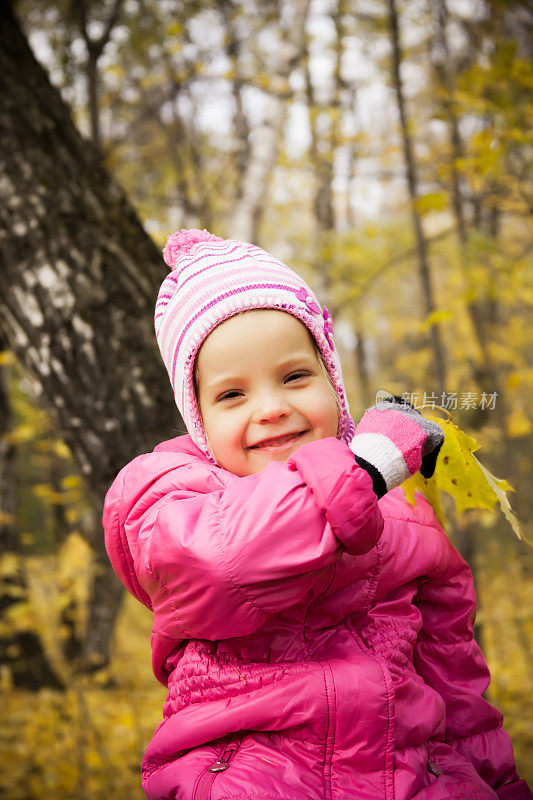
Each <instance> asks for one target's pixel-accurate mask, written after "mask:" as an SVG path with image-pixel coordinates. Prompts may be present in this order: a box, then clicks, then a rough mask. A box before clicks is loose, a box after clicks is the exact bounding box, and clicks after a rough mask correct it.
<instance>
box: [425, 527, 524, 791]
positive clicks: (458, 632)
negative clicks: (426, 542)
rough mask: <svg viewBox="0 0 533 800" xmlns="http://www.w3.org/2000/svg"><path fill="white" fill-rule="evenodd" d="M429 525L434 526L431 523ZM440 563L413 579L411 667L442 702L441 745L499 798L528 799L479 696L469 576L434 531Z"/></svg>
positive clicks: (498, 727)
mask: <svg viewBox="0 0 533 800" xmlns="http://www.w3.org/2000/svg"><path fill="white" fill-rule="evenodd" d="M435 526H436V527H438V528H439V531H440V526H439V525H438V523H437V521H436V520H435ZM440 533H441V539H440V548H441V559H440V564H439V566H438V567H436V568H435V569H434V572H433V574H432V575H431V576H429V577H427V578H422V579H420V581H419V594H418V599H417V604H418V606H419V608H420V611H421V613H422V620H423V627H422V630H421V632H420V637H419V641H418V644H417V648H416V652H415V665H416V669H417V671H418V673H419V674H420V675H421V676H422V677H423V678H424V680H425V681H426V683H428V684H429V685H430V686H432V687H433V688H434V689H435V690H436V691H437V692H438V693H439V694H440V695H441V697H442V698H443V699H444V701H445V704H446V741H447V742H448V744H450V745H451V746H452V747H454V748H456V749H457V751H458V752H460V753H461V754H462V755H463V756H464V757H465V758H467V759H468V760H469V761H470V762H471V763H472V764H473V765H474V767H475V769H476V770H477V772H478V773H479V775H480V776H481V777H482V778H483V780H484V781H485V782H486V783H488V784H489V786H491V787H492V788H493V789H494V790H495V791H496V793H497V794H498V797H499V798H500V800H511V798H512V800H531V798H532V795H531V792H530V791H529V788H528V786H527V784H526V783H525V781H520V780H519V778H518V775H517V772H516V768H515V763H514V756H513V748H512V745H511V741H510V739H509V736H508V735H507V733H506V732H505V730H504V729H503V727H502V724H503V717H502V714H501V713H500V712H499V711H498V710H497V709H496V708H494V707H493V706H492V705H490V704H489V703H488V702H487V701H486V700H485V699H484V698H483V697H482V694H483V692H484V691H485V690H486V689H487V687H488V685H489V681H490V673H489V670H488V667H487V665H486V663H485V659H484V657H483V654H482V652H481V650H480V648H479V646H478V644H477V643H476V641H475V639H474V636H473V623H474V619H475V614H476V600H475V593H474V583H473V579H472V573H471V572H470V569H469V567H468V565H467V564H466V562H465V561H464V560H463V559H462V558H461V556H460V555H459V553H458V552H457V551H456V550H455V548H453V547H452V545H451V544H450V543H449V541H448V539H447V537H446V536H445V534H444V533H443V532H442V531H440Z"/></svg>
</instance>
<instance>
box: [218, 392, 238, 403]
mask: <svg viewBox="0 0 533 800" xmlns="http://www.w3.org/2000/svg"><path fill="white" fill-rule="evenodd" d="M241 394H242V393H241V392H238V391H236V390H232V391H231V392H224V394H221V395H220V397H217V403H222V402H223V401H224V400H233V399H234V398H235V397H240V396H241Z"/></svg>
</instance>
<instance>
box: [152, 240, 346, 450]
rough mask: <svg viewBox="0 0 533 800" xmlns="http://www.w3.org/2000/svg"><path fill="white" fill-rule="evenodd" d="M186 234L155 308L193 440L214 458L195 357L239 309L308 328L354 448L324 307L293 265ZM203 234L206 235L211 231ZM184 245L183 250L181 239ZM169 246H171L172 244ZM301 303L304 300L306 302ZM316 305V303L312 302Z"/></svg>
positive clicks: (246, 247)
mask: <svg viewBox="0 0 533 800" xmlns="http://www.w3.org/2000/svg"><path fill="white" fill-rule="evenodd" d="M189 233H192V234H193V235H194V236H197V235H198V233H199V232H198V231H194V232H188V231H181V232H180V233H179V234H175V235H174V236H175V237H176V238H174V237H169V241H170V243H171V246H172V250H171V252H172V259H171V260H169V262H168V263H171V264H172V271H171V272H170V273H169V275H167V277H166V278H165V279H164V281H163V283H162V284H161V289H160V291H159V295H158V298H157V302H156V306H155V317H154V322H155V330H156V337H157V342H158V344H159V348H160V350H161V355H162V358H163V361H164V363H165V366H166V368H167V371H168V374H169V378H170V382H171V385H172V388H173V391H174V398H175V400H176V405H177V406H178V409H179V411H180V413H181V415H182V417H183V421H184V422H185V425H186V427H187V430H188V431H189V433H190V435H191V437H192V439H193V440H194V441H195V443H196V444H197V445H198V447H200V449H201V450H203V452H204V453H205V454H206V455H207V456H208V458H211V460H214V459H213V456H212V454H211V453H210V451H209V446H208V443H207V439H206V437H205V433H204V431H203V428H202V422H201V418H200V413H199V411H198V404H197V402H196V397H195V393H194V381H193V375H194V360H195V358H196V354H197V352H198V350H199V348H200V346H201V344H202V342H203V341H204V339H205V338H206V337H207V336H209V334H210V333H211V331H212V330H213V328H215V327H216V326H217V325H219V324H220V323H221V322H222V321H223V320H225V319H228V318H229V317H232V316H234V315H235V314H238V313H239V312H242V311H247V310H252V309H258V308H276V309H280V310H283V311H286V312H288V313H289V314H293V315H294V316H295V317H297V318H298V319H300V320H301V321H302V322H303V323H304V325H306V326H307V328H308V329H309V330H310V332H311V334H312V335H313V336H314V338H315V341H316V343H317V345H318V347H319V349H320V351H321V353H322V355H323V358H324V361H325V363H326V366H327V368H328V371H329V373H330V375H331V379H332V382H333V385H334V386H335V389H336V391H337V394H338V397H339V404H340V409H341V413H340V418H339V429H338V432H337V436H338V438H340V439H342V440H343V441H345V442H347V443H349V442H350V441H351V439H352V437H353V433H354V424H353V421H352V419H351V417H350V413H349V409H348V404H347V401H346V395H345V391H344V384H343V380H342V372H341V365H340V361H339V357H338V354H337V351H336V349H335V346H334V344H333V339H332V337H331V332H330V331H329V330H325V320H324V316H323V314H322V312H321V313H317V312H316V311H315V310H314V308H316V307H318V308H320V304H319V303H318V300H317V299H316V297H315V295H314V294H313V292H312V290H311V289H310V288H309V286H307V284H306V283H304V281H302V279H301V278H300V277H299V276H298V275H296V273H295V272H293V271H292V270H291V269H289V267H287V266H286V265H285V264H283V263H282V262H281V261H279V260H278V259H277V258H275V257H274V256H271V255H269V254H268V253H266V252H265V251H264V250H261V249H260V248H259V247H256V246H255V245H251V244H246V243H243V242H237V241H235V240H233V239H227V240H223V239H204V240H202V241H196V242H195V243H192V244H191V242H190V240H188V235H189ZM202 235H204V236H205V235H207V236H209V234H208V233H207V231H205V232H203V233H202ZM182 240H183V241H186V242H187V245H186V247H184V250H183V253H182V254H180V253H181V251H180V246H181V241H182ZM167 247H168V245H167ZM302 298H303V299H302ZM313 303H316V306H314V305H313Z"/></svg>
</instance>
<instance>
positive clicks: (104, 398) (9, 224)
mask: <svg viewBox="0 0 533 800" xmlns="http://www.w3.org/2000/svg"><path fill="white" fill-rule="evenodd" d="M0 133H1V137H2V148H1V151H0V269H1V275H2V280H1V281H0V306H1V308H2V315H1V317H0V328H1V330H2V331H3V333H4V335H5V338H6V340H7V342H8V343H9V346H10V347H11V349H12V350H13V351H14V352H15V354H16V355H17V357H18V359H19V361H20V362H21V364H22V365H23V366H24V367H25V368H26V369H27V370H28V371H29V372H30V373H31V374H32V375H33V376H34V377H35V378H36V380H37V382H38V384H39V386H40V388H41V391H42V395H43V399H44V400H45V401H46V403H47V405H48V406H49V407H50V409H51V412H52V415H53V417H54V419H55V421H56V424H57V427H58V430H59V431H60V434H61V436H62V438H63V439H64V441H65V442H66V444H67V445H68V446H69V447H70V449H71V451H72V453H73V455H74V458H75V459H76V461H77V463H78V465H79V468H80V471H81V474H82V475H83V477H84V479H85V480H86V482H87V486H88V488H89V490H90V492H91V494H92V496H93V498H94V503H95V514H96V519H98V518H99V517H100V511H101V506H102V500H103V496H104V493H105V491H106V489H107V488H108V486H109V484H110V482H111V481H112V479H113V478H114V477H115V475H116V473H117V471H118V470H119V469H120V468H121V467H122V466H123V465H124V464H125V463H126V462H128V461H129V460H130V459H131V458H132V457H133V456H135V455H136V454H138V453H140V452H144V451H146V450H149V449H150V448H151V447H153V445H154V444H155V443H156V442H158V441H160V440H161V439H163V438H166V437H168V436H169V434H172V433H174V434H177V433H180V432H183V428H182V426H181V423H180V420H179V416H178V413H177V410H176V407H175V405H174V402H173V399H172V393H171V392H170V391H169V387H168V379H167V377H166V373H165V371H164V368H163V364H162V362H161V358H160V355H159V352H158V349H157V346H156V342H155V337H154V333H153V325H152V318H153V308H154V302H155V297H156V294H157V291H158V288H159V285H160V282H161V280H162V278H163V276H164V274H165V271H166V270H165V268H164V265H163V263H162V259H161V257H160V254H159V252H158V250H157V248H156V247H155V246H154V243H153V242H152V240H151V239H150V238H149V237H148V235H147V234H146V233H145V232H144V231H143V228H142V226H141V224H140V222H139V220H138V218H137V216H136V214H135V212H134V211H133V209H132V208H131V206H130V205H129V203H128V202H127V200H126V198H125V197H124V195H123V193H122V191H121V190H120V188H119V187H118V185H117V184H116V183H115V182H114V181H113V180H112V178H111V177H110V176H109V174H108V173H107V172H106V171H105V170H104V168H103V167H102V165H101V163H100V160H99V156H98V153H97V151H96V148H94V147H93V146H92V144H91V143H90V142H87V141H84V140H83V139H82V138H81V136H80V135H79V133H78V132H77V130H76V129H75V127H74V124H73V122H72V120H71V118H70V115H69V111H68V109H67V107H66V106H65V104H64V103H63V101H62V100H61V98H60V96H59V94H58V92H57V91H56V90H55V89H54V88H53V87H52V86H51V85H50V83H49V81H48V78H47V76H46V74H45V73H44V71H43V70H42V68H41V67H40V65H39V64H38V63H37V61H36V60H35V58H34V57H33V55H32V53H31V51H30V49H29V47H28V45H27V43H26V41H25V39H24V37H23V35H22V33H21V31H20V28H19V26H18V24H17V23H16V20H15V19H14V17H13V16H12V15H11V13H10V11H9V9H8V8H7V7H4V8H3V12H2V17H1V23H0ZM102 539H103V537H102V536H101V534H100V533H99V532H98V533H96V531H95V536H94V541H93V542H92V544H93V546H94V547H95V548H96V549H95V553H96V559H97V571H98V572H99V574H100V575H101V576H104V575H105V576H106V577H105V578H104V577H102V579H101V582H99V581H98V580H97V581H96V582H95V586H94V590H93V599H92V605H94V608H93V609H92V611H93V614H94V615H95V616H94V617H93V618H96V616H98V614H97V612H96V609H97V607H98V608H100V607H101V610H102V614H103V616H106V617H107V618H114V616H115V615H116V612H117V609H118V603H117V599H116V598H117V592H116V590H115V588H114V585H115V581H116V579H115V578H114V577H113V576H112V575H111V571H110V567H109V563H108V560H107V557H106V556H105V553H104V548H103V542H102ZM112 584H113V586H112ZM104 585H105V588H104ZM104 610H105V613H104ZM103 650H105V647H104V648H103Z"/></svg>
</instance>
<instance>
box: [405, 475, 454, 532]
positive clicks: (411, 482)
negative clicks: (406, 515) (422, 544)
mask: <svg viewBox="0 0 533 800" xmlns="http://www.w3.org/2000/svg"><path fill="white" fill-rule="evenodd" d="M402 488H403V490H404V492H405V496H406V498H407V500H408V501H409V503H411V505H412V506H414V504H415V492H417V491H418V492H420V493H421V494H423V495H424V497H425V498H426V500H427V501H428V503H429V504H430V506H431V507H432V509H433V511H434V512H435V516H436V517H437V519H438V521H439V522H440V524H441V525H442V527H443V528H445V527H446V517H445V516H444V511H443V510H442V506H441V504H440V493H439V487H438V485H437V481H436V480H435V477H432V478H424V477H423V476H422V475H421V474H420V472H416V473H415V474H414V475H411V477H410V478H408V480H406V481H404V482H403V483H402Z"/></svg>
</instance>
